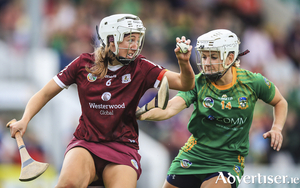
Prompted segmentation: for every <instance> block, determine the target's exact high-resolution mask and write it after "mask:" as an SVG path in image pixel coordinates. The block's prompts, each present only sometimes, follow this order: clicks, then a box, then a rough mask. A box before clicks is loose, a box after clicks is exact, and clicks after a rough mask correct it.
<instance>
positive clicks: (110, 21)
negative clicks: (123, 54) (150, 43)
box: [98, 14, 146, 64]
mask: <svg viewBox="0 0 300 188" xmlns="http://www.w3.org/2000/svg"><path fill="white" fill-rule="evenodd" d="M145 31H146V28H145V27H144V25H143V22H142V21H141V20H140V18H139V17H137V16H135V15H132V14H115V15H111V16H108V17H105V18H103V19H102V20H101V22H100V25H99V29H98V33H99V35H100V37H101V39H102V42H103V43H104V45H107V44H109V40H108V37H109V36H113V39H114V43H115V46H116V50H115V51H114V52H113V53H114V54H115V55H116V56H117V57H118V53H119V43H120V42H122V41H123V39H124V35H125V34H132V33H140V39H139V46H138V50H137V51H136V53H135V55H134V58H133V59H125V58H122V61H124V62H126V61H129V62H130V61H132V60H134V59H135V58H136V57H137V56H138V55H139V54H140V52H141V50H142V48H143V42H144V40H143V39H144V37H145ZM119 60H120V59H119ZM124 62H123V63H124ZM129 62H128V63H129ZM125 64H127V63H125Z"/></svg>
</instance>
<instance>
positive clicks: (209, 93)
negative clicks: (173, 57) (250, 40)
mask: <svg viewBox="0 0 300 188" xmlns="http://www.w3.org/2000/svg"><path fill="white" fill-rule="evenodd" d="M232 72H233V81H232V83H230V84H228V85H224V86H217V85H215V84H214V83H211V82H207V80H206V78H205V76H204V75H202V74H201V73H200V74H198V75H196V79H195V80H196V81H195V88H194V89H193V90H190V91H187V92H178V94H177V96H180V97H182V98H183V99H184V100H185V102H186V105H187V106H188V107H189V106H190V105H191V104H193V105H194V111H193V113H192V115H191V118H190V121H189V123H188V130H189V131H190V132H191V133H192V136H191V137H190V138H189V140H188V141H187V143H186V144H185V146H183V147H182V148H181V150H180V151H179V154H178V156H177V157H176V158H175V159H174V161H173V162H172V165H171V167H170V169H169V172H168V174H207V173H213V172H220V171H227V172H230V173H231V174H232V175H234V176H236V175H238V176H242V174H243V167H244V157H245V156H246V155H247V154H248V150H249V129H250V126H251V124H252V119H253V112H254V107H255V103H256V101H257V100H258V99H261V100H263V101H264V102H266V103H269V102H271V101H272V99H273V98H274V95H275V86H274V84H273V83H271V82H270V81H268V80H267V79H266V78H265V77H263V76H262V75H261V74H256V73H252V72H250V71H247V70H244V69H240V68H235V67H232Z"/></svg>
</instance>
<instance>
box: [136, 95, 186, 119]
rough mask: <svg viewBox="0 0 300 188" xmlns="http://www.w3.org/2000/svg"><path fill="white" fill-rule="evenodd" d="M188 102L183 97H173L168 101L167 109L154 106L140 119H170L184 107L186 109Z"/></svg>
mask: <svg viewBox="0 0 300 188" xmlns="http://www.w3.org/2000/svg"><path fill="white" fill-rule="evenodd" d="M186 107H187V106H186V103H185V101H184V100H183V98H181V97H179V96H175V97H173V98H172V99H171V100H169V102H168V106H167V108H166V109H165V110H162V109H160V108H153V109H151V110H149V111H148V112H146V113H144V114H142V115H141V116H140V117H139V119H140V120H149V121H162V120H166V119H169V118H171V117H173V116H175V115H176V114H178V113H179V112H181V111H182V110H183V109H185V108H186Z"/></svg>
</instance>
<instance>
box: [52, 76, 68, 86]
mask: <svg viewBox="0 0 300 188" xmlns="http://www.w3.org/2000/svg"><path fill="white" fill-rule="evenodd" d="M53 80H54V81H55V82H56V83H57V85H58V86H59V87H61V88H62V89H64V88H65V89H68V86H66V85H65V84H64V83H63V82H62V81H61V80H60V79H59V78H58V77H57V75H55V76H54V77H53Z"/></svg>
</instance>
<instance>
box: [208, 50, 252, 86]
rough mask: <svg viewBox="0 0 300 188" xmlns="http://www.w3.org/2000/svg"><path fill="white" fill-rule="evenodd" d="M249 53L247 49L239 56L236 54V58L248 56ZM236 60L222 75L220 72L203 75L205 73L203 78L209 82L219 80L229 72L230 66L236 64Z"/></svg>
mask: <svg viewBox="0 0 300 188" xmlns="http://www.w3.org/2000/svg"><path fill="white" fill-rule="evenodd" d="M249 52H250V51H249V50H248V49H247V50H245V51H244V52H242V53H239V54H238V57H240V56H244V55H246V54H248V53H249ZM236 60H237V58H236V59H235V60H234V62H233V63H231V64H230V65H229V67H228V68H227V69H226V70H225V71H224V72H223V73H222V72H217V73H214V74H205V73H204V76H205V77H206V78H207V79H208V80H210V81H211V82H216V81H218V80H220V79H221V78H222V77H223V76H224V75H225V74H226V72H227V71H228V70H229V68H230V67H232V65H233V64H234V63H235V62H236Z"/></svg>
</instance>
